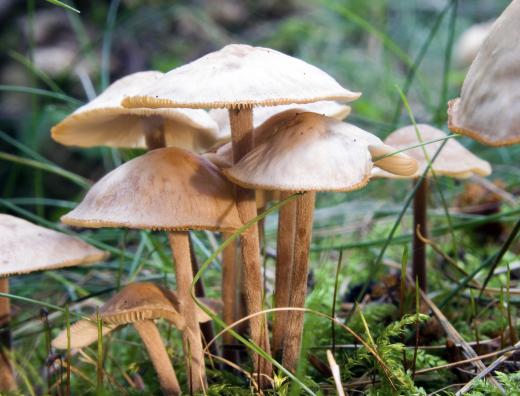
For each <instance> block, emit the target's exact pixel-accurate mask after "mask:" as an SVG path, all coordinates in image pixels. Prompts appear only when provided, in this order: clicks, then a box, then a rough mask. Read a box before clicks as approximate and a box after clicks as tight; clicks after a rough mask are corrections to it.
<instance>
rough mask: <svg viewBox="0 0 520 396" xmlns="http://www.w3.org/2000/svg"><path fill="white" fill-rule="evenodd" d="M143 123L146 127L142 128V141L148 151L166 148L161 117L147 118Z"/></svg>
mask: <svg viewBox="0 0 520 396" xmlns="http://www.w3.org/2000/svg"><path fill="white" fill-rule="evenodd" d="M143 122H145V123H146V127H145V128H144V130H145V132H144V140H145V144H146V147H147V148H148V150H155V149H158V148H162V147H166V137H165V135H164V121H163V119H162V117H160V116H149V117H147V118H146V119H145V120H144V121H143Z"/></svg>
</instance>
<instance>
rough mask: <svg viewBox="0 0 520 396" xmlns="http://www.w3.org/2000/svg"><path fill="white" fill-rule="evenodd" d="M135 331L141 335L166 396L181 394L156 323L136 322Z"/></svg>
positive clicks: (147, 321) (148, 321) (149, 321)
mask: <svg viewBox="0 0 520 396" xmlns="http://www.w3.org/2000/svg"><path fill="white" fill-rule="evenodd" d="M133 325H134V327H135V329H136V330H137V332H138V333H139V336H140V337H141V340H143V343H144V346H145V347H146V350H147V351H148V355H149V356H150V360H151V361H152V364H153V366H154V368H155V372H156V373H157V377H158V378H159V384H160V385H161V389H162V392H163V394H164V395H166V396H176V395H180V394H181V388H180V386H179V381H177V376H176V375H175V370H174V369H173V366H172V363H171V361H170V358H169V356H168V353H167V352H166V348H165V347H164V344H163V342H162V339H161V334H160V333H159V330H158V329H157V326H156V325H155V323H154V322H153V321H151V320H143V321H138V322H135V323H134V324H133Z"/></svg>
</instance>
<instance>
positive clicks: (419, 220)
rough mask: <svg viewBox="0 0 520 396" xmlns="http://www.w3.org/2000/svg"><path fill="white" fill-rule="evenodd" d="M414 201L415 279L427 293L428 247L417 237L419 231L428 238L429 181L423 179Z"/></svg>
mask: <svg viewBox="0 0 520 396" xmlns="http://www.w3.org/2000/svg"><path fill="white" fill-rule="evenodd" d="M417 183H420V184H419V186H418V188H417V190H416V191H415V196H414V199H413V264H412V271H413V272H412V274H413V278H414V280H415V279H418V282H419V287H420V288H421V290H423V291H424V292H426V290H427V288H428V283H427V277H426V245H425V244H424V242H423V241H422V240H421V238H419V236H418V235H417V230H419V231H420V232H421V234H422V235H423V236H424V237H427V236H428V223H427V205H428V179H427V178H426V177H425V178H423V180H422V182H421V181H417Z"/></svg>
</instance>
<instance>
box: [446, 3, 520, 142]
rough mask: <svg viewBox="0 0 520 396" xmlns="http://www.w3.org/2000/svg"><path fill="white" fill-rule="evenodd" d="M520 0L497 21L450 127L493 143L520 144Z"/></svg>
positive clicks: (453, 107)
mask: <svg viewBox="0 0 520 396" xmlns="http://www.w3.org/2000/svg"><path fill="white" fill-rule="evenodd" d="M519 21H520V0H513V1H512V2H511V4H510V5H509V6H508V7H507V8H506V9H505V11H504V12H503V13H502V15H500V17H499V18H498V19H497V20H496V22H495V23H494V24H493V27H492V30H491V32H490V33H489V36H488V37H487V39H486V40H485V41H484V43H483V44H482V47H481V48H480V51H479V52H478V55H477V57H476V59H475V61H474V62H473V63H472V65H471V67H470V69H469V71H468V74H467V76H466V79H465V80H464V85H463V86H462V91H461V94H460V98H457V99H454V100H451V101H450V102H449V104H448V106H449V109H448V115H449V120H448V126H449V128H450V129H451V130H452V131H453V132H456V133H460V134H462V135H467V136H469V137H471V138H473V139H475V140H477V141H479V142H481V143H484V144H487V145H490V146H505V145H511V144H517V143H520V22H519Z"/></svg>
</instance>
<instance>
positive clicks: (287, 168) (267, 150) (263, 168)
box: [223, 113, 417, 371]
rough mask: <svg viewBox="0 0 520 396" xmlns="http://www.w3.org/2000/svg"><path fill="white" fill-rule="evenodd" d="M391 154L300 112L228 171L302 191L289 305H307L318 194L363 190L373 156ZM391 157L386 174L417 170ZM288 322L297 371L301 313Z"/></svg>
mask: <svg viewBox="0 0 520 396" xmlns="http://www.w3.org/2000/svg"><path fill="white" fill-rule="evenodd" d="M393 151H395V150H394V149H393V148H392V147H389V146H387V145H385V144H383V143H382V142H381V140H379V139H378V138H377V137H376V136H374V135H371V134H370V133H368V132H365V131H363V130H361V129H360V128H357V127H355V126H354V125H351V124H346V123H342V122H340V121H337V120H335V119H332V118H330V117H326V116H323V115H319V114H315V113H300V114H296V115H294V117H293V118H292V119H291V120H289V121H287V122H285V123H284V124H283V125H282V126H280V127H279V128H278V129H277V131H276V132H275V133H274V134H273V135H272V136H271V137H270V138H269V139H268V140H267V141H265V142H264V143H263V144H260V145H258V146H257V147H255V149H253V150H252V151H251V152H250V153H249V154H247V155H246V156H245V157H243V158H242V159H241V160H240V161H239V162H238V163H236V164H235V165H234V166H233V167H231V168H228V169H224V171H223V172H224V174H225V175H226V176H227V177H228V178H229V179H230V180H232V181H233V182H235V183H237V184H240V185H242V186H244V187H247V188H255V189H270V190H271V189H273V190H278V191H287V192H304V194H302V195H301V196H300V197H299V198H298V199H297V203H296V212H297V215H296V225H295V233H294V243H293V246H294V252H293V271H292V274H291V278H290V284H288V285H285V287H286V288H289V289H290V296H289V306H290V307H296V308H302V307H303V305H304V303H305V295H306V291H307V270H308V256H309V247H310V240H311V233H312V222H313V211H314V201H315V195H316V194H315V193H316V192H317V191H352V190H357V189H360V188H362V187H364V186H365V185H366V184H367V183H368V180H369V177H370V171H371V168H372V163H373V161H372V158H373V157H375V156H376V155H377V156H379V155H381V154H383V153H391V152H393ZM374 153H377V154H374ZM388 158H389V160H388V161H385V162H384V163H382V164H380V165H381V166H384V167H385V169H387V170H390V171H392V172H398V173H401V174H404V175H407V174H414V173H415V172H416V170H417V164H416V161H415V160H414V159H412V158H410V157H408V156H406V155H404V154H397V155H395V156H392V157H388ZM390 158H391V160H390ZM285 322H286V323H287V327H286V331H285V334H284V336H285V337H284V341H283V343H282V344H283V364H284V366H285V367H286V368H288V369H289V370H291V371H294V370H295V369H296V363H297V361H298V356H299V353H300V348H301V336H302V330H303V313H302V312H299V311H290V312H289V313H288V314H287V318H286V319H285Z"/></svg>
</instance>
